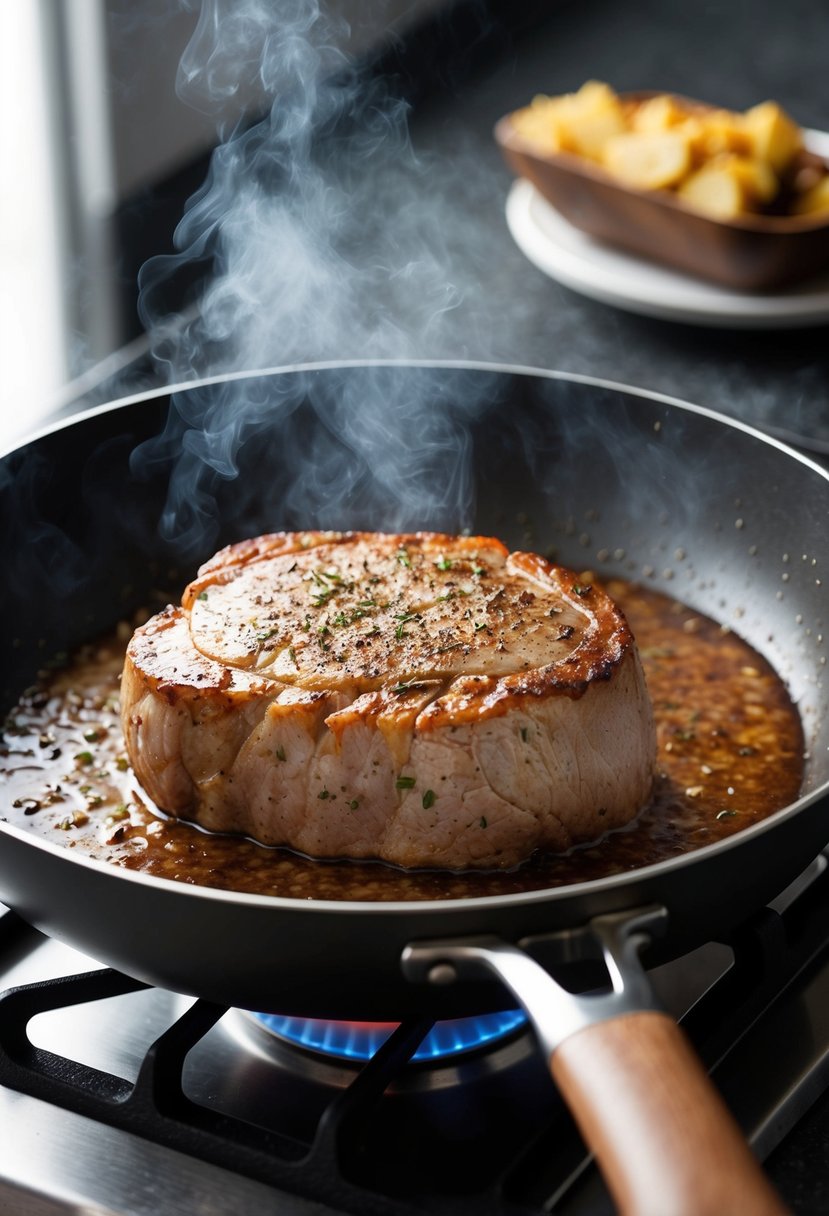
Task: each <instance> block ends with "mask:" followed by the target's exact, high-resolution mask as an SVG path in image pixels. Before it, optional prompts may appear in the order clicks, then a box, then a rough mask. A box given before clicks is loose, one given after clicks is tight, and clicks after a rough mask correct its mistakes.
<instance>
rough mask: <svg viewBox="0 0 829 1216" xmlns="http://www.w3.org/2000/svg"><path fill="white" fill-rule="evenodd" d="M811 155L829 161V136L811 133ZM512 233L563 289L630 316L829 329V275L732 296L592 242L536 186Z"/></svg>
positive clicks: (510, 220)
mask: <svg viewBox="0 0 829 1216" xmlns="http://www.w3.org/2000/svg"><path fill="white" fill-rule="evenodd" d="M806 136H807V142H808V145H809V147H810V148H811V149H812V150H813V151H815V152H819V153H820V154H821V155H823V156H827V155H829V135H827V134H825V133H824V132H822V131H809V132H807V133H806ZM507 225H508V227H509V230H510V232H511V233H512V236H513V239H514V240H515V243H516V244H517V245H518V247H519V249H520V250H521V251H522V253H524V254H525V255H526V257H528V258H529V260H530V261H531V262H532V263H533V264H534V265H535V266H537V267H538V268H539V270H543V271H544V272H545V273H546V274H548V275H550V277H551V278H553V279H555V280H556V282H558V283H563V284H564V286H565V287H569V288H571V289H572V290H573V291H578V292H580V293H581V294H582V295H585V296H589V297H590V298H591V299H593V300H600V301H601V302H602V303H603V304H613V305H615V306H616V307H617V308H623V309H625V310H626V311H627V312H636V313H642V314H643V315H644V316H648V317H659V318H660V319H662V320H665V321H684V322H685V323H686V324H690V325H715V326H721V327H730V328H734V329H737V328H739V329H772V328H775V329H779V328H783V327H785V328H795V327H804V326H808V325H822V324H824V323H825V322H826V321H829V274H821V275H820V276H819V277H817V278H814V279H809V280H808V281H807V282H805V283H798V284H796V285H795V286H794V287H791V288H788V289H784V290H782V291H776V292H769V293H766V294H758V293H750V294H749V293H743V292H738V291H729V290H728V289H727V288H724V287H715V286H714V285H713V284H711V283H705V282H703V281H702V280H701V279H694V278H692V277H691V276H690V275H685V274H682V272H681V271H678V270H669V269H667V268H665V267H663V266H658V265H656V263H653V262H648V261H646V260H645V259H643V258H638V257H636V256H635V255H634V254H630V253H623V252H622V251H621V250H619V249H614V248H612V246H610V245H603V244H601V243H600V242H599V241H595V240H593V238H592V237H589V236H587V234H586V233H584V232H580V231H579V229H578V228H574V227H573V225H572V224H570V223H568V222H567V220H565V219H564V218H563V217H562V216H561V215H559V213H558V212H557V211H556V210H555V208H554V207H553V206H551V204H550V203H548V202H547V200H546V199H545V198H543V197H542V195H540V194H539V193H538V191H537V190H536V189H535V187H534V186H533V185H531V183H530V182H528V181H525V180H523V179H520V180H519V181H516V182H515V183H514V185H513V186H512V189H511V190H510V193H509V197H508V198H507Z"/></svg>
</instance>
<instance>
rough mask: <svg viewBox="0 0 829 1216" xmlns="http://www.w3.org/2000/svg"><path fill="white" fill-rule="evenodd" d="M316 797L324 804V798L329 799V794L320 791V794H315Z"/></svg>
mask: <svg viewBox="0 0 829 1216" xmlns="http://www.w3.org/2000/svg"><path fill="white" fill-rule="evenodd" d="M317 797H318V798H321V799H322V801H323V802H325V800H326V798H330V797H331V795H330V794H329V792H328V790H320V792H319V793H318V794H317Z"/></svg>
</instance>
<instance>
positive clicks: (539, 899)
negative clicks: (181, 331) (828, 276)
mask: <svg viewBox="0 0 829 1216" xmlns="http://www.w3.org/2000/svg"><path fill="white" fill-rule="evenodd" d="M383 367H387V368H400V369H404V368H422V369H432V368H434V369H438V370H445V371H475V372H486V373H498V374H506V375H513V376H526V377H528V378H530V377H533V378H536V379H544V380H553V381H563V382H568V383H575V384H583V385H586V386H590V387H594V388H601V389H605V390H608V391H611V392H618V393H621V394H624V395H627V396H630V397H637V398H641V399H644V400H647V401H652V402H656V403H659V404H664V405H667V406H670V407H671V408H678V409H680V410H683V411H687V412H689V413H692V414H696V415H698V416H701V417H704V418H707V419H709V420H711V421H712V422H716V423H718V424H720V425H725V426H726V427H729V428H731V429H733V430H737V431H740V432H742V433H744V434H746V435H748V436H750V437H752V438H754V439H756V440H759V441H760V442H761V443H763V444H767V445H769V446H770V447H772V448H775V449H777V450H778V451H780V452H782V453H783V454H784V455H786V456H788V457H789V458H792V459H794V460H796V461H797V462H798V463H800V464H801V465H803V466H804V467H806V468H808V469H810V470H811V471H812V472H813V473H817V474H818V475H819V476H820V477H821V478H822V479H823V480H824V481H826V482H827V483H829V470H827V469H825V468H824V467H823V466H822V465H820V464H818V463H817V462H816V461H815V460H813V459H811V458H810V457H809V456H807V455H805V454H804V453H802V452H800V451H798V450H797V449H796V448H794V447H792V446H791V445H790V444H788V443H786V442H784V441H782V440H781V439H779V438H777V437H776V436H774V435H771V434H769V433H767V432H765V431H762V430H760V429H759V428H757V427H754V426H752V425H751V424H749V423H745V422H743V421H742V420H740V419H737V418H732V417H730V416H728V415H726V414H722V413H721V412H719V411H717V410H713V409H711V408H710V407H708V406H702V405H696V404H695V403H693V402H690V401H686V400H684V399H682V398H680V397H673V396H671V395H670V394H667V393H662V392H658V391H656V390H653V389H646V388H639V387H636V386H633V385H627V384H624V383H622V382H620V381H614V380H610V379H606V378H603V377H597V376H590V375H587V374H584V373H578V372H566V371H560V370H557V369H551V368H536V367H532V366H528V365H523V364H508V363H493V362H486V361H480V360H474V359H469V360H456V359H444V360H433V359H415V360H412V359H332V360H326V361H320V362H310V363H298V364H286V365H283V366H276V367H269V368H261V369H257V370H253V371H251V370H247V371H237V372H226V373H217V374H216V375H213V376H206V377H202V378H199V379H194V380H188V381H184V382H180V383H177V384H174V385H166V386H159V387H156V388H153V389H150V390H145V391H142V392H138V393H133V394H129V395H128V396H126V397H121V398H117V399H116V400H114V401H109V402H103V403H101V404H99V405H96V406H91V407H89V408H88V409H86V410H82V411H79V412H77V413H73V414H71V415H68V416H65V417H61V418H59V419H54V420H53V421H52V422H51V423H47V424H45V425H44V426H42V427H40V428H39V429H37V430H35V431H33V432H32V433H30V434H28V435H26V436H25V437H23V438H22V439H21V438H19V437H18V438H16V439H15V441H14V442H13V443H12V444H11V446H9V447H7V448H5V449H3V450H2V451H0V459H3V458H5V457H6V456H9V455H11V454H13V453H14V452H15V451H17V450H19V449H21V448H25V447H27V446H29V445H30V444H32V443H34V442H36V441H37V440H38V439H40V438H42V437H45V436H47V435H50V434H54V433H56V432H59V431H61V430H62V429H64V428H65V427H69V426H74V425H75V424H77V423H79V422H82V421H84V420H86V419H88V418H94V417H96V416H99V415H103V414H106V413H108V412H110V411H114V410H116V409H120V408H123V407H126V406H129V405H135V404H140V403H142V402H145V403H146V402H151V401H155V400H158V399H160V398H163V397H170V396H172V395H173V394H175V393H178V392H191V391H193V390H197V389H200V388H205V387H209V386H210V385H213V384H222V383H228V382H231V381H234V382H235V381H243V380H255V379H262V378H265V377H269V376H277V375H288V374H295V375H296V374H303V373H315V372H325V371H338V370H345V369H357V368H383ZM827 797H829V781H826V782H824V783H822V784H821V785H820V786H818V787H817V788H816V789H814V790H811V791H809V793H808V794H804V795H801V797H800V798H798V799H797V800H796V801H795V802H792V803H790V804H789V805H788V806H786V807H781V808H780V809H779V810H778V811H775V812H774V813H773V814H772V815H770V816H768V817H767V818H766V819H764V820H762V821H761V822H760V823H756V824H753V825H751V826H750V827H747V828H744V829H742V830H741V831H739V832H735V833H734V834H733V835H732V836H729V837H727V838H725V839H723V840H719V841H715V842H714V843H712V844H708V845H703V846H702V847H700V848H698V849H694V850H692V851H691V852H687V853H682V854H679V855H677V856H676V857H670V858H666V859H664V860H663V861H660V862H656V863H653V864H651V865H648V866H641V867H637V868H636V869H635V870H629V871H628V870H626V871H623V872H621V873H618V874H611V875H606V876H605V877H603V878H597V879H592V880H588V881H586V882H580V883H568V884H564V885H562V886H559V887H549V888H544V889H542V890H531V891H523V892H513V893H511V894H504V895H486V896H474V897H467V898H461V899H440V900H388V901H384V900H315V899H305V900H302V899H295V898H289V897H286V896H279V895H258V894H251V893H247V892H242V891H232V890H226V889H224V888H220V887H206V886H199V885H196V884H190V883H186V882H179V881H177V880H175V879H170V878H162V877H159V876H157V875H152V874H144V873H142V872H140V871H134V870H128V869H126V868H125V867H122V866H118V865H115V864H113V863H111V862H106V861H101V860H99V859H97V858H93V857H86V856H84V855H82V854H78V855H76V854H73V853H70V852H69V851H68V850H67V849H66V848H65V847H64V846H61V845H57V844H53V843H51V842H50V841H48V840H45V839H43V838H41V837H38V836H35V835H34V834H33V833H29V832H27V831H26V830H25V829H23V828H18V827H16V826H14V825H13V824H9V823H6V822H3V821H2V820H0V833H2V834H4V835H8V836H11V837H13V838H14V839H17V840H19V842H20V843H21V844H25V845H26V846H34V847H36V848H39V849H41V850H42V851H44V852H45V853H47V854H48V855H50V856H52V857H54V858H55V859H61V860H66V861H69V862H71V863H73V864H75V865H81V866H82V867H85V868H89V869H91V870H92V871H93V872H94V873H97V874H99V875H101V876H102V877H107V878H113V879H117V880H118V881H125V880H126V881H130V882H136V883H138V884H139V885H145V884H149V885H150V886H151V887H152V888H154V889H158V888H161V889H162V890H165V891H167V892H168V893H169V894H170V895H175V896H180V897H190V898H193V897H195V898H198V899H205V898H207V899H209V900H210V901H211V902H218V903H224V904H229V905H230V904H239V905H241V906H244V907H248V908H254V907H258V908H261V909H263V910H266V909H273V910H277V909H279V910H281V911H288V910H293V911H298V910H300V909H302V911H303V912H314V913H320V914H323V913H325V914H329V913H331V912H334V911H336V912H338V913H340V914H341V915H342V914H346V915H351V916H362V915H369V914H374V915H376V914H377V913H379V912H381V911H382V912H384V913H385V914H387V915H392V916H394V915H399V916H408V917H411V916H415V917H417V916H422V917H425V916H431V915H435V914H447V913H451V912H452V911H453V910H454V911H456V912H461V911H464V910H466V911H474V910H476V909H481V908H490V907H493V906H496V907H499V908H508V907H521V906H528V905H529V906H532V905H535V904H542V903H550V902H558V901H559V900H563V899H567V900H576V899H578V898H579V897H580V896H582V895H587V894H589V895H600V894H601V893H612V892H620V891H624V890H625V889H627V888H631V887H636V886H637V885H640V884H644V883H647V882H649V881H650V880H652V879H656V878H660V877H664V876H666V875H670V874H671V873H672V872H674V871H676V870H680V869H682V870H684V869H685V868H686V867H691V866H694V865H696V864H701V863H702V862H704V861H705V860H706V859H709V858H711V857H713V856H715V855H721V854H723V853H726V852H729V851H730V850H731V849H733V848H737V847H739V846H740V845H741V844H743V843H746V842H747V841H749V840H754V839H756V838H757V837H758V836H762V835H764V834H765V833H766V832H769V831H774V830H775V829H776V828H777V827H778V826H780V825H781V824H782V823H784V822H786V821H787V820H788V819H790V818H792V817H794V816H795V815H797V814H799V813H801V812H802V811H804V810H805V809H806V808H808V807H809V806H812V805H814V804H815V803H816V802H819V801H822V800H823V799H824V798H827ZM321 864H325V862H324V861H323V862H322V863H321ZM378 864H380V863H378Z"/></svg>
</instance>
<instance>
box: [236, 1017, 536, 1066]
mask: <svg viewBox="0 0 829 1216" xmlns="http://www.w3.org/2000/svg"><path fill="white" fill-rule="evenodd" d="M250 1016H251V1017H253V1018H254V1019H255V1020H256V1021H257V1022H258V1023H259V1024H260V1025H261V1026H264V1027H265V1028H266V1029H267V1030H268V1031H270V1033H271V1034H273V1035H275V1036H276V1037H277V1038H278V1039H280V1040H282V1041H283V1042H286V1043H291V1044H293V1045H294V1046H297V1047H302V1048H304V1049H305V1050H306V1051H311V1052H315V1053H317V1054H318V1055H321V1056H325V1057H327V1058H334V1059H339V1060H349V1061H354V1062H364V1061H367V1060H370V1059H371V1058H372V1056H373V1055H375V1053H376V1052H377V1051H378V1050H379V1048H380V1047H382V1045H383V1043H385V1042H386V1040H387V1039H388V1038H389V1037H390V1035H391V1034H392V1033H393V1032H394V1030H395V1029H396V1026H397V1024H396V1023H394V1022H339V1021H329V1020H325V1019H320V1018H298V1017H285V1016H282V1015H280V1014H274V1013H253V1014H251V1015H250ZM526 1024H527V1019H526V1016H525V1015H524V1014H523V1013H522V1012H521V1010H519V1009H507V1010H504V1011H502V1012H500V1013H487V1014H481V1015H479V1016H478V1017H471V1018H455V1019H453V1020H452V1021H446V1022H436V1023H435V1025H434V1026H433V1027H432V1029H431V1030H430V1031H429V1033H428V1034H427V1035H426V1037H425V1038H424V1039H423V1041H422V1042H421V1044H420V1046H419V1047H418V1048H417V1050H416V1051H415V1053H414V1055H413V1056H412V1060H413V1061H414V1062H416V1063H430V1064H436V1063H440V1062H441V1061H443V1060H449V1059H454V1058H455V1057H457V1056H460V1055H465V1054H467V1053H469V1052H473V1051H477V1050H478V1049H480V1048H488V1047H491V1046H494V1045H495V1044H496V1043H500V1042H502V1041H503V1040H505V1039H507V1038H509V1037H510V1036H511V1035H512V1034H514V1033H515V1032H516V1031H518V1030H520V1029H522V1028H523V1027H524V1026H526Z"/></svg>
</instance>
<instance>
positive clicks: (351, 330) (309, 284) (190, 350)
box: [140, 0, 485, 382]
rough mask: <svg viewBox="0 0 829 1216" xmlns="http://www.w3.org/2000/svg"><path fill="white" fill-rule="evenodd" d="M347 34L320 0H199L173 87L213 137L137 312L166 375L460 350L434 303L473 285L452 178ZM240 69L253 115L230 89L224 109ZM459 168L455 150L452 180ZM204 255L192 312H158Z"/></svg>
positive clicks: (457, 353)
mask: <svg viewBox="0 0 829 1216" xmlns="http://www.w3.org/2000/svg"><path fill="white" fill-rule="evenodd" d="M347 37H348V30H347V27H346V26H345V24H344V22H343V21H342V20H341V19H339V18H336V17H334V16H332V15H331V14H330V13H329V12H328V11H326V10H323V9H321V7H320V6H319V4H317V3H316V2H315V0H293V2H290V0H289V2H287V3H284V2H280V3H279V4H272V3H264V2H260V3H257V2H255V0H247V3H244V4H233V3H229V2H228V0H205V3H204V5H203V7H202V10H201V16H200V19H199V22H198V25H197V27H196V30H195V32H194V35H193V38H192V40H191V42H190V45H189V46H188V48H187V50H186V52H185V54H184V57H183V59H182V63H181V67H180V70H179V82H178V83H179V92H180V94H181V96H182V97H183V98H184V99H185V100H186V101H187V102H188V103H189V104H192V105H195V106H197V107H198V108H199V109H202V110H212V111H213V112H214V113H215V114H216V116H217V121H218V126H219V130H220V133H222V134H223V135H224V142H223V143H222V144H221V145H220V146H219V148H218V149H217V151H216V152H215V154H214V155H213V158H212V163H211V166H210V172H209V176H208V179H207V181H206V182H205V184H204V186H203V188H202V189H201V190H200V191H199V192H198V194H197V195H196V196H195V197H194V198H193V199H191V201H190V203H189V205H188V209H187V211H186V214H185V215H184V217H183V219H182V221H181V223H180V224H179V227H178V230H177V232H176V237H175V240H176V244H177V246H178V248H179V250H180V252H179V253H177V254H174V255H169V256H160V257H156V258H154V259H152V260H151V261H150V262H149V263H147V264H146V265H145V267H144V268H143V270H142V273H141V279H140V288H141V297H140V311H141V316H142V320H143V321H144V324H145V325H146V327H147V329H148V331H149V332H150V333H151V334H154V335H156V339H157V340H156V346H155V355H156V359H157V360H158V361H159V363H161V364H163V365H166V368H167V372H168V375H169V378H170V380H171V381H173V382H175V381H180V380H182V379H184V378H188V377H190V376H192V375H204V374H210V373H212V372H218V371H227V370H236V369H246V370H250V369H256V368H262V367H270V366H277V365H284V364H290V363H296V362H308V361H312V360H320V359H337V358H415V357H417V358H423V357H428V358H441V357H443V358H457V357H463V356H464V354H465V353H466V352H465V351H464V350H463V349H458V344H457V334H454V335H453V334H452V332H451V330H452V327H451V325H447V323H446V318H447V316H448V314H451V313H452V311H453V310H455V309H457V308H458V307H460V306H461V305H462V304H464V303H465V302H468V301H469V300H470V299H471V297H472V294H473V291H474V286H475V285H474V284H473V283H472V282H468V281H464V274H468V271H465V272H464V271H461V270H460V266H461V263H462V262H463V264H464V265H467V264H468V262H469V255H470V253H471V254H472V263H473V264H474V263H475V262H476V261H477V260H478V258H480V259H481V260H482V259H483V258H484V256H485V251H484V250H483V249H481V250H480V251H477V256H476V251H475V250H474V244H475V240H476V237H475V234H474V224H472V225H471V224H470V222H469V216H468V214H467V213H466V211H465V210H464V209H463V206H462V205H461V206H459V205H458V199H457V191H456V190H454V189H453V185H452V183H451V182H449V181H447V180H446V178H445V174H444V173H443V172H441V173H440V174H438V173H437V172H436V171H435V166H434V165H432V164H430V162H429V159H428V158H423V157H418V156H417V155H415V152H414V151H413V149H412V146H411V143H410V140H409V135H408V129H407V106H406V104H405V103H404V102H402V101H401V100H400V99H398V98H395V97H394V96H393V95H392V94H391V92H390V91H389V89H388V88H387V87H386V86H385V85H384V83H383V82H382V81H378V80H376V79H372V78H370V77H369V76H368V75H367V74H366V73H364V72H360V71H358V70H357V68H355V66H354V65H353V64H351V63H350V62H349V61H348V59H347V57H346V55H345V53H344V52H343V51H342V50H340V49H338V48H339V47H341V46H342V45H343V43H345V42H346V40H347ZM240 82H244V83H245V86H246V88H245V94H246V96H249V95H250V94H251V91H252V95H253V98H254V104H259V105H262V106H264V105H265V104H267V112H266V115H265V117H264V118H263V119H262V120H261V121H259V122H257V123H255V124H254V125H252V126H251V125H249V124H250V115H249V114H247V113H246V112H245V111H244V110H242V112H241V113H239V112H238V105H237V109H236V111H235V118H234V123H235V125H233V126H231V125H230V123H231V117H230V115H231V114H232V113H234V111H233V109H232V103H233V102H234V100H235V99H236V98H237V95H238V93H239V91H240ZM253 86H255V87H253ZM248 104H249V105H250V104H251V103H250V102H249V103H248ZM469 171H470V166H469V165H468V164H467V165H466V166H464V167H463V169H461V167H460V165H459V166H458V179H457V181H460V180H462V179H463V176H464V174H467V175H468V173H469ZM456 184H457V182H456ZM461 246H462V247H463V249H464V258H463V259H460V258H459V257H458V256H457V252H458V250H459V248H460V247H461ZM204 261H207V262H208V263H209V264H210V266H211V274H210V278H209V282H208V286H207V288H206V290H205V292H204V294H203V296H202V298H201V300H200V303H199V308H198V315H197V316H196V317H194V318H191V319H190V320H189V321H186V320H183V319H182V318H181V317H178V316H176V317H172V318H170V317H165V316H164V315H163V311H162V308H163V305H162V299H163V291H164V289H165V287H166V286H167V285H168V284H169V281H170V280H171V279H172V278H174V277H175V275H176V274H177V273H178V272H180V271H181V270H182V268H184V267H186V266H189V265H192V264H194V263H201V262H204Z"/></svg>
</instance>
